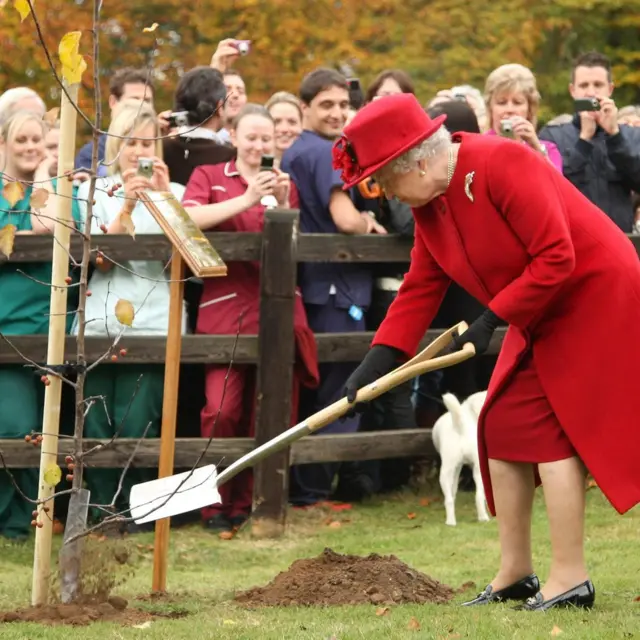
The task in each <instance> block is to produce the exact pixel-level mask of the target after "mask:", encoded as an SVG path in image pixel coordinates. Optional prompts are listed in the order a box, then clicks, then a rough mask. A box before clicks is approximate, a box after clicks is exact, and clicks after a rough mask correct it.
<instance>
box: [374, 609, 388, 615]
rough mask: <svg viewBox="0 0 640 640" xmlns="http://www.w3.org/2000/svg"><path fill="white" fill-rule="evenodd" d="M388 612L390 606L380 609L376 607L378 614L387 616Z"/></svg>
mask: <svg viewBox="0 0 640 640" xmlns="http://www.w3.org/2000/svg"><path fill="white" fill-rule="evenodd" d="M387 613H389V607H380V608H379V609H376V615H377V616H386V615H387Z"/></svg>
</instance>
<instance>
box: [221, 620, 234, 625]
mask: <svg viewBox="0 0 640 640" xmlns="http://www.w3.org/2000/svg"><path fill="white" fill-rule="evenodd" d="M222 624H226V625H232V624H237V623H236V621H235V620H223V621H222Z"/></svg>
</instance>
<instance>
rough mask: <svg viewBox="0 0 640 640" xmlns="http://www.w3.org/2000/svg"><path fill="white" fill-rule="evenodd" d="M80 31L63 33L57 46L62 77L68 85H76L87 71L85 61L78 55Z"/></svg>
mask: <svg viewBox="0 0 640 640" xmlns="http://www.w3.org/2000/svg"><path fill="white" fill-rule="evenodd" d="M81 37H82V32H81V31H70V32H69V33H65V34H64V36H62V40H60V44H59V45H58V57H59V58H60V62H61V63H62V77H63V78H64V80H66V81H67V82H68V83H69V84H78V83H79V82H80V80H82V74H83V73H84V72H85V71H86V69H87V63H86V62H85V59H84V58H83V57H82V56H81V55H80V53H79V48H80V38H81Z"/></svg>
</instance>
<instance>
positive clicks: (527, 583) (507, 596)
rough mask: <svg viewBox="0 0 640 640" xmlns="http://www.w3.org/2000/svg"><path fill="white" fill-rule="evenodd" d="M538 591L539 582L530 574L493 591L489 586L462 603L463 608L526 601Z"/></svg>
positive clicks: (536, 577)
mask: <svg viewBox="0 0 640 640" xmlns="http://www.w3.org/2000/svg"><path fill="white" fill-rule="evenodd" d="M539 589H540V580H538V576H537V575H536V574H535V573H532V574H531V575H530V576H527V577H526V578H522V580H518V582H514V583H513V584H511V585H509V586H508V587H505V588H504V589H500V590H498V591H494V590H493V587H492V586H491V585H490V584H489V585H487V587H486V589H485V590H484V591H483V592H482V593H479V594H478V596H477V597H476V598H474V599H473V600H469V602H463V603H462V606H463V607H473V606H476V605H480V604H491V603H498V602H506V601H507V600H526V599H527V598H532V597H534V596H535V595H536V594H537V593H538V591H539Z"/></svg>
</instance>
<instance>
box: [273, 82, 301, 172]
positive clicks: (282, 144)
mask: <svg viewBox="0 0 640 640" xmlns="http://www.w3.org/2000/svg"><path fill="white" fill-rule="evenodd" d="M264 106H265V109H266V110H267V111H268V112H269V115H270V116H271V117H272V118H273V122H274V123H275V127H276V135H275V140H274V142H275V146H274V152H275V158H276V162H277V164H278V166H280V160H282V155H283V154H284V152H285V151H286V150H287V149H288V148H289V147H290V146H291V145H292V144H293V143H294V142H295V141H296V140H297V139H298V136H299V135H300V134H301V133H302V107H301V105H300V100H298V98H296V96H294V95H293V94H292V93H289V92H288V91H278V92H277V93H274V94H273V95H272V96H271V97H270V98H269V100H267V103H266V104H265V105H264Z"/></svg>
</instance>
